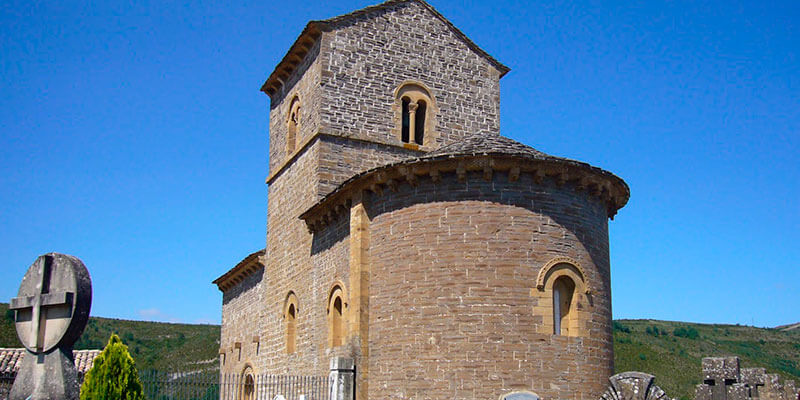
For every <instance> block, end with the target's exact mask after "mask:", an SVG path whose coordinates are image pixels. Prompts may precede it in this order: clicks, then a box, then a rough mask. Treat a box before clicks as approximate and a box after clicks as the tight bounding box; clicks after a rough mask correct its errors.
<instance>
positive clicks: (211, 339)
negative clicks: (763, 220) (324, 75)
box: [0, 303, 800, 399]
mask: <svg viewBox="0 0 800 400" xmlns="http://www.w3.org/2000/svg"><path fill="white" fill-rule="evenodd" d="M0 315H5V318H4V319H3V321H2V323H0V347H22V345H21V344H20V343H19V341H18V340H17V334H16V331H15V330H14V325H13V321H12V318H13V313H9V312H8V305H7V304H2V303H0ZM784 328H785V327H784ZM112 332H116V333H118V334H119V335H120V337H121V338H122V340H123V341H124V342H125V343H126V344H127V345H128V346H129V347H130V351H131V354H132V355H133V357H134V359H135V360H136V364H137V367H138V368H139V369H141V370H144V369H159V370H168V371H175V370H197V369H214V368H218V359H219V358H218V354H217V350H218V349H219V326H218V325H187V324H167V323H161V322H145V321H125V320H118V319H110V318H97V317H92V318H90V319H89V325H88V326H87V327H86V330H85V331H84V333H83V336H81V339H80V340H79V341H78V343H77V344H76V348H78V349H100V348H102V347H103V346H104V345H105V343H106V341H107V340H108V337H109V336H110V335H111V333H112ZM614 350H615V352H614V353H615V357H614V361H615V365H616V371H617V372H624V371H642V372H647V373H649V374H653V375H655V376H656V383H657V384H658V385H659V386H661V387H662V388H663V389H664V390H666V391H667V394H669V395H670V396H673V397H678V398H684V399H691V398H693V397H694V385H696V384H698V383H700V380H701V376H700V373H701V371H700V362H701V360H702V358H703V357H709V356H729V355H736V356H739V358H740V359H741V361H742V366H743V367H765V368H766V369H767V372H770V373H778V374H780V375H782V376H783V377H784V378H785V379H795V380H798V381H800V329H791V330H782V329H779V328H775V329H764V328H754V327H749V326H738V325H711V324H691V323H684V322H669V321H654V320H618V321H614Z"/></svg>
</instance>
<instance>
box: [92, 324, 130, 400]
mask: <svg viewBox="0 0 800 400" xmlns="http://www.w3.org/2000/svg"><path fill="white" fill-rule="evenodd" d="M117 399H118V400H144V395H143V394H142V382H141V381H140V380H139V373H138V372H137V371H136V365H135V363H134V362H133V358H132V357H131V355H130V353H128V346H126V345H125V344H124V343H122V340H120V338H119V336H117V335H116V334H112V335H111V337H110V338H109V339H108V344H107V345H106V348H105V349H103V351H102V352H101V353H100V355H99V356H97V358H95V359H94V365H93V366H92V369H90V370H89V372H87V373H86V379H84V380H83V385H81V399H80V400H117Z"/></svg>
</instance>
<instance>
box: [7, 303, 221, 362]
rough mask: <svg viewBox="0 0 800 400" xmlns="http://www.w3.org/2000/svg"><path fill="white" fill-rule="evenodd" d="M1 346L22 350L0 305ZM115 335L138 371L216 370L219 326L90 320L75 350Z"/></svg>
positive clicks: (10, 315)
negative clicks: (1, 317)
mask: <svg viewBox="0 0 800 400" xmlns="http://www.w3.org/2000/svg"><path fill="white" fill-rule="evenodd" d="M0 315H4V316H5V318H3V321H2V323H0V347H22V344H21V343H20V342H19V339H18V338H17V332H16V329H15V328H14V322H13V318H14V312H13V311H9V310H8V304H4V303H0ZM114 332H116V333H117V334H118V335H119V337H120V338H122V341H123V342H125V344H127V345H128V347H129V350H130V352H131V355H132V356H133V358H134V360H136V367H137V368H138V369H139V370H146V369H158V370H167V371H187V370H188V371H193V370H198V369H216V368H219V354H218V350H219V325H189V324H169V323H162V322H146V321H126V320H119V319H111V318H99V317H91V318H89V323H88V325H87V326H86V329H85V330H84V331H83V335H81V338H80V339H79V340H78V342H77V343H76V344H75V348H76V349H102V348H103V347H105V344H106V342H107V341H108V338H109V337H110V336H111V333H114Z"/></svg>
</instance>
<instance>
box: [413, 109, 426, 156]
mask: <svg viewBox="0 0 800 400" xmlns="http://www.w3.org/2000/svg"><path fill="white" fill-rule="evenodd" d="M426 111H427V105H426V104H425V101H424V100H419V101H417V111H416V112H415V113H414V114H415V118H414V143H416V144H418V145H420V146H422V144H423V143H425V141H424V140H423V139H424V136H425V113H426Z"/></svg>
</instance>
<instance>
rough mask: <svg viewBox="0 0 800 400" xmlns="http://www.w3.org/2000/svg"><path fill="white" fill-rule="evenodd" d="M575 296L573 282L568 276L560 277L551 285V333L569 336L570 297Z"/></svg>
mask: <svg viewBox="0 0 800 400" xmlns="http://www.w3.org/2000/svg"><path fill="white" fill-rule="evenodd" d="M574 294H575V282H573V281H572V279H570V278H569V277H568V276H560V277H558V278H557V279H556V281H555V282H554V283H553V333H554V334H556V335H564V336H570V334H569V325H570V323H569V322H570V321H569V317H570V315H569V312H570V308H571V307H572V297H573V295H574Z"/></svg>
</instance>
